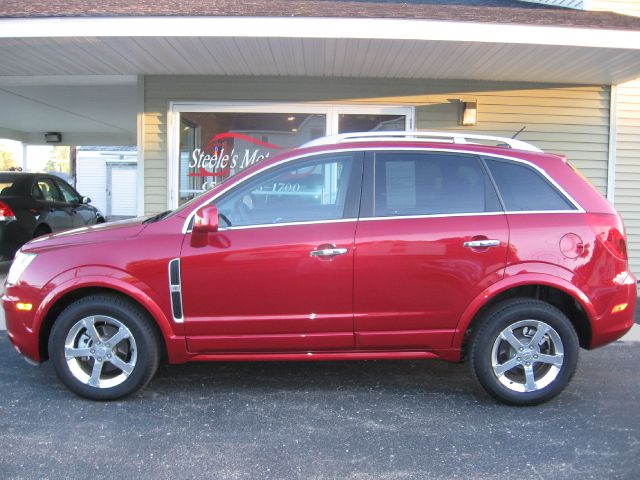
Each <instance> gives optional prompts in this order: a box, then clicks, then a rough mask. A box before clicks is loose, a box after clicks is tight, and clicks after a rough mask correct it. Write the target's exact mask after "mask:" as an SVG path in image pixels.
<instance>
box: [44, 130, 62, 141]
mask: <svg viewBox="0 0 640 480" xmlns="http://www.w3.org/2000/svg"><path fill="white" fill-rule="evenodd" d="M44 140H45V141H46V142H47V143H60V142H61V141H62V134H61V133H60V132H47V133H45V134H44Z"/></svg>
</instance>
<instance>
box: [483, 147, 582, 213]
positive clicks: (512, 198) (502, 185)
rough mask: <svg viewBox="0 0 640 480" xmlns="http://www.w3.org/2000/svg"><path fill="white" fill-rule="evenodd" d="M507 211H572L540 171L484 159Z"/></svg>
mask: <svg viewBox="0 0 640 480" xmlns="http://www.w3.org/2000/svg"><path fill="white" fill-rule="evenodd" d="M485 162H486V164H487V167H488V168H489V171H490V172H491V175H492V176H493V179H494V181H495V182H496V186H497V187H498V191H499V192H500V195H501V197H502V201H503V202H504V205H505V208H506V210H507V211H508V212H529V211H550V210H575V206H573V205H572V204H571V203H570V202H569V200H567V199H566V198H565V196H564V195H562V193H560V192H559V191H558V190H557V189H556V188H555V187H554V186H553V185H552V184H551V183H550V182H549V181H548V180H547V179H546V178H544V177H543V176H542V175H541V174H540V172H538V171H536V170H534V169H533V168H531V167H529V166H527V165H523V164H519V163H516V162H511V161H508V160H497V159H489V158H485Z"/></svg>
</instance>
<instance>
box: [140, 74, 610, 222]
mask: <svg viewBox="0 0 640 480" xmlns="http://www.w3.org/2000/svg"><path fill="white" fill-rule="evenodd" d="M144 91H145V114H144V157H145V162H144V172H145V187H144V188H145V191H144V197H145V212H146V213H154V212H159V211H162V210H165V209H166V208H167V110H168V108H169V102H170V101H189V100H191V101H210V102H229V101H239V102H292V103H296V102H301V103H302V102H308V103H327V104H345V105H354V104H359V105H385V104H386V105H409V106H415V107H416V128H417V129H419V130H446V131H450V130H453V131H458V130H460V131H467V132H473V133H484V134H492V135H501V136H508V137H510V136H512V135H513V134H514V133H515V132H517V131H518V130H520V129H521V128H522V127H523V126H525V127H526V129H525V131H524V132H522V133H521V134H520V135H519V136H518V138H520V139H522V140H525V141H529V142H532V143H534V144H536V145H538V146H539V147H541V148H542V149H544V150H546V151H550V152H554V153H562V154H564V155H567V157H568V158H569V160H570V161H571V162H572V164H573V165H575V166H576V167H578V168H579V169H580V170H581V171H582V172H583V173H584V174H585V175H586V176H587V177H588V178H589V179H590V180H591V181H592V182H593V184H594V185H595V186H596V187H597V188H598V189H599V190H600V191H601V192H602V193H606V185H607V158H608V156H607V152H608V132H609V88H608V87H603V86H581V85H549V84H535V83H526V84H524V83H497V82H472V81H452V80H424V81H405V80H396V79H388V80H380V79H336V78H306V77H304V78H302V77H301V78H291V77H222V76H220V77H216V76H197V75H194V76H186V75H181V76H146V77H145V88H144ZM476 99H477V101H478V125H477V126H474V127H461V126H459V115H460V105H461V104H460V101H461V100H462V101H469V100H474V101H475V100H476Z"/></svg>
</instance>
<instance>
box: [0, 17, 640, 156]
mask: <svg viewBox="0 0 640 480" xmlns="http://www.w3.org/2000/svg"><path fill="white" fill-rule="evenodd" d="M0 65H1V66H2V68H1V69H0V105H2V109H0V137H6V138H13V139H16V140H22V141H24V142H27V143H42V142H43V132H46V131H62V132H63V141H64V142H65V143H70V144H80V145H83V144H84V145H89V144H104V145H107V144H112V145H119V144H121V145H135V143H136V115H137V113H138V111H139V109H140V108H141V105H140V102H141V94H140V89H139V78H140V77H139V76H140V75H165V74H170V75H193V74H198V75H228V76H231V75H234V76H308V77H361V78H378V79H413V80H416V79H457V80H486V81H500V82H518V81H525V82H538V83H547V84H559V83H561V84H589V85H594V84H596V85H608V84H617V83H621V82H624V81H626V80H630V79H633V78H637V77H640V31H634V30H606V29H598V28H576V27H559V26H558V27H555V26H543V25H514V24H494V23H481V22H452V21H439V20H438V21H436V20H419V19H376V18H349V19H345V18H316V17H314V18H300V17H294V18H278V17H262V18H258V17H126V18H123V17H117V18H94V17H89V18H86V17H85V18H68V17H65V18H32V19H0Z"/></svg>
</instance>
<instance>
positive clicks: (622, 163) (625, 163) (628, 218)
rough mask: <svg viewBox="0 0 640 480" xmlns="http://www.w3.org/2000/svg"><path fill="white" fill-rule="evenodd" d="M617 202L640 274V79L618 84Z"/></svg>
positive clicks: (635, 268) (633, 268) (632, 263)
mask: <svg viewBox="0 0 640 480" xmlns="http://www.w3.org/2000/svg"><path fill="white" fill-rule="evenodd" d="M617 105H618V108H617V110H618V112H617V118H616V126H617V150H616V188H615V205H616V208H617V209H618V211H619V212H620V214H621V215H622V218H623V219H624V223H625V228H626V230H627V250H628V252H629V263H630V267H631V271H632V272H634V273H635V274H636V275H638V274H640V79H638V80H635V81H633V82H629V83H625V84H622V85H620V86H619V87H618V102H617Z"/></svg>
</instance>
